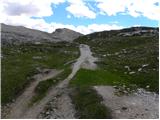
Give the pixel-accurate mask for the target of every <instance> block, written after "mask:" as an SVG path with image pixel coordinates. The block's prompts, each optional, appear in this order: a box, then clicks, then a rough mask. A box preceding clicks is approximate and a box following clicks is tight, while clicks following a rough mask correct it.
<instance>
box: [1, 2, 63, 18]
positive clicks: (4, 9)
mask: <svg viewBox="0 0 160 120" xmlns="http://www.w3.org/2000/svg"><path fill="white" fill-rule="evenodd" d="M63 2H65V0H1V1H0V4H1V9H0V12H1V13H5V14H6V15H8V16H21V15H26V16H29V17H32V16H34V17H44V16H50V15H52V14H53V10H52V7H51V4H60V3H63Z"/></svg>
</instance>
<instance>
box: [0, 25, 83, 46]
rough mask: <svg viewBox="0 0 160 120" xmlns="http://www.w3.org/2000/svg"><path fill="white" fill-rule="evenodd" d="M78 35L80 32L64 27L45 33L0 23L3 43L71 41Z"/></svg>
mask: <svg viewBox="0 0 160 120" xmlns="http://www.w3.org/2000/svg"><path fill="white" fill-rule="evenodd" d="M79 36H82V34H81V33H78V32H75V31H72V30H69V29H66V28H63V29H57V30H55V32H53V33H47V32H42V31H39V30H34V29H29V28H26V27H23V26H10V25H5V24H1V40H2V44H3V45H4V44H19V43H27V42H31V43H39V42H59V41H68V42H72V41H73V40H74V39H75V38H77V37H79Z"/></svg>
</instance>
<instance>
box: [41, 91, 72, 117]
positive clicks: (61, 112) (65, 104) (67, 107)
mask: <svg viewBox="0 0 160 120" xmlns="http://www.w3.org/2000/svg"><path fill="white" fill-rule="evenodd" d="M69 92H70V91H68V90H66V91H65V92H63V93H62V94H59V95H57V96H56V97H54V98H52V100H51V101H50V102H49V103H48V104H47V105H46V106H45V109H44V110H43V111H42V112H41V113H40V115H39V116H38V118H39V119H65V118H67V119H74V118H75V117H74V115H75V109H74V106H73V104H72V102H71V98H70V97H69V95H68V93H69Z"/></svg>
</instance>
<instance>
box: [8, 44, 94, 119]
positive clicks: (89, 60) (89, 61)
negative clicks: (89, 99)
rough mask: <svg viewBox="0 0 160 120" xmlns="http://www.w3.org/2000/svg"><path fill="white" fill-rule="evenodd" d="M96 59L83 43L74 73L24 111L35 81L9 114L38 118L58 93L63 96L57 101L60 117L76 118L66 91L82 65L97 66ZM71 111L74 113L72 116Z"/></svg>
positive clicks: (18, 116) (10, 116)
mask: <svg viewBox="0 0 160 120" xmlns="http://www.w3.org/2000/svg"><path fill="white" fill-rule="evenodd" d="M94 61H96V58H94V57H92V52H91V51H90V48H89V46H88V45H84V44H81V45H80V57H79V58H78V59H77V61H76V62H75V63H74V65H73V68H72V73H71V74H70V75H69V76H68V77H67V78H66V79H65V80H63V81H62V82H60V83H59V84H58V85H57V86H54V87H52V88H51V89H50V90H49V92H48V93H47V95H46V96H45V97H44V98H43V99H42V100H41V101H39V102H37V103H35V104H34V105H33V106H32V107H31V108H29V109H27V111H25V112H24V109H26V108H25V106H26V104H27V103H28V102H27V101H29V99H30V98H31V97H32V96H33V93H32V92H33V89H34V88H35V87H36V85H37V83H33V85H32V87H31V88H30V87H29V88H27V90H26V91H25V92H24V94H23V95H22V96H20V98H18V99H20V100H18V101H16V103H15V106H14V107H13V109H12V112H11V115H9V118H32V119H33V118H37V117H38V115H39V114H40V113H41V112H42V111H43V110H44V108H45V106H46V104H47V103H48V102H49V101H51V100H52V98H54V97H57V96H58V95H60V96H61V98H59V100H58V101H57V102H58V103H57V104H59V106H58V108H59V109H57V110H56V112H57V113H61V115H60V116H59V117H58V118H64V116H65V118H74V117H73V116H74V115H73V114H74V112H73V111H75V110H74V108H73V107H72V105H69V103H71V102H69V101H70V98H69V96H68V93H67V92H65V91H67V90H68V88H67V86H68V84H69V81H70V80H71V79H72V78H73V77H74V75H75V74H76V73H77V71H78V70H79V69H80V68H81V67H82V68H87V69H95V68H96V64H94ZM27 91H28V92H27ZM26 92H27V93H26ZM26 94H27V96H26ZM63 99H65V100H66V101H64V100H63ZM23 100H24V101H23ZM22 106H23V107H22ZM63 107H64V108H63ZM22 111H23V112H22ZM70 113H73V114H72V116H70ZM53 116H56V113H55V112H54V113H53V114H52V117H53Z"/></svg>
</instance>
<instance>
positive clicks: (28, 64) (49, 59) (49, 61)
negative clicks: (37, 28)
mask: <svg viewBox="0 0 160 120" xmlns="http://www.w3.org/2000/svg"><path fill="white" fill-rule="evenodd" d="M65 51H67V52H65ZM2 56H3V58H2V60H1V62H2V73H1V75H2V92H1V93H2V97H1V99H2V104H6V103H8V102H10V101H11V100H12V99H14V98H16V96H18V95H19V94H21V92H23V89H24V88H25V87H26V86H27V85H28V84H29V83H30V82H31V80H32V79H31V76H32V75H34V74H36V73H37V70H36V68H37V67H40V68H54V69H55V68H57V69H63V68H66V67H68V66H70V64H68V65H65V63H67V62H69V61H72V60H74V59H76V58H77V57H78V56H79V48H78V47H77V46H76V45H74V44H72V43H63V42H62V43H45V44H41V45H35V44H21V45H9V46H2ZM34 56H38V57H41V59H33V57H34Z"/></svg>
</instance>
